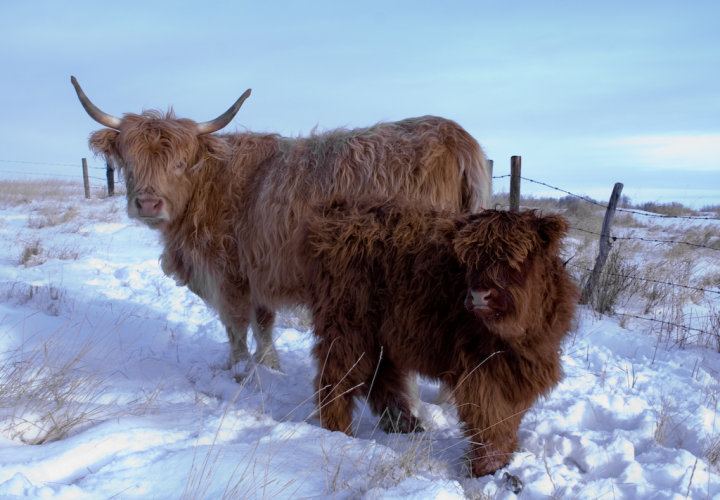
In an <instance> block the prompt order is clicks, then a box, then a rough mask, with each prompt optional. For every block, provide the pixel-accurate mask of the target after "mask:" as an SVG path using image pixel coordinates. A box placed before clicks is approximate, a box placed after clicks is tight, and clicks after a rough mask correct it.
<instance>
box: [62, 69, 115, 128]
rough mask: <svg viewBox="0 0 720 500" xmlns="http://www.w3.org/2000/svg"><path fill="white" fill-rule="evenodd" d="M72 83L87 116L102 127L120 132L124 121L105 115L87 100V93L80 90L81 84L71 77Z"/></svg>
mask: <svg viewBox="0 0 720 500" xmlns="http://www.w3.org/2000/svg"><path fill="white" fill-rule="evenodd" d="M70 82H72V84H73V87H75V92H77V95H78V99H80V104H82V105H83V108H85V111H87V114H89V115H90V118H92V119H93V120H95V121H96V122H98V123H99V124H101V125H105V126H106V127H110V128H114V129H115V130H120V124H121V123H122V120H121V119H120V118H116V117H114V116H112V115H109V114H107V113H103V112H102V111H100V109H98V107H97V106H95V105H94V104H93V103H92V102H90V99H88V98H87V96H86V95H85V92H83V90H82V89H81V88H80V84H79V83H78V82H77V80H76V79H75V77H74V76H71V77H70Z"/></svg>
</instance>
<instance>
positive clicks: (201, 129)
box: [198, 89, 251, 135]
mask: <svg viewBox="0 0 720 500" xmlns="http://www.w3.org/2000/svg"><path fill="white" fill-rule="evenodd" d="M250 90H251V89H247V90H246V91H245V93H244V94H243V95H241V96H240V99H238V100H237V101H235V104H233V105H232V107H231V108H230V109H228V110H227V111H225V112H224V113H223V114H222V115H220V116H218V117H217V118H215V119H214V120H212V121H209V122H203V123H198V135H203V134H211V133H213V132H217V131H218V130H220V129H222V128H225V127H226V126H227V124H228V123H230V122H231V121H232V119H233V118H235V115H236V114H237V112H238V111H240V106H242V104H243V103H244V102H245V99H247V98H248V97H250Z"/></svg>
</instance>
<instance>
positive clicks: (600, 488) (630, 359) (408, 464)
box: [0, 197, 720, 499]
mask: <svg viewBox="0 0 720 500" xmlns="http://www.w3.org/2000/svg"><path fill="white" fill-rule="evenodd" d="M706 223H707V224H716V225H717V224H718V223H717V222H713V221H708V222H706ZM41 226H43V227H41ZM0 237H1V238H0V352H1V353H2V356H3V357H4V359H3V366H2V368H0V400H1V401H2V403H1V405H2V407H1V408H0V431H2V432H1V433H0V498H16V497H30V498H67V499H70V498H72V499H83V498H87V499H111V498H112V499H130V498H142V499H153V498H155V499H165V498H168V499H177V498H197V499H199V498H206V499H216V498H268V499H269V498H278V499H281V498H338V499H346V498H373V499H374V498H388V499H390V498H423V499H424V498H442V499H452V498H471V499H486V498H499V499H510V498H515V497H516V496H517V497H518V498H528V499H531V498H548V497H551V498H568V499H569V498H605V499H610V498H636V499H646V498H647V499H656V498H720V476H719V475H718V474H717V469H716V465H715V464H716V463H717V461H718V458H719V457H720V437H719V436H720V419H718V415H717V404H718V399H719V395H720V382H719V380H718V377H719V374H720V355H719V354H718V353H717V350H713V349H701V348H699V347H693V346H692V345H688V346H686V347H685V348H683V349H680V348H679V347H677V346H674V347H673V346H672V345H666V343H661V344H660V345H658V336H657V334H653V333H652V332H651V328H652V326H653V325H652V324H648V322H643V321H640V320H632V319H629V320H628V319H627V318H626V321H625V322H624V324H623V327H621V325H620V320H619V319H618V318H617V317H608V316H599V315H597V314H595V313H592V312H590V311H589V310H587V309H582V310H580V311H579V314H578V328H577V330H576V331H575V332H573V333H572V334H571V335H570V336H569V338H568V340H567V342H566V344H565V345H564V352H563V357H562V359H563V364H564V369H565V377H564V379H563V381H562V382H561V383H560V384H559V386H558V387H557V389H556V390H555V391H553V393H552V395H551V396H550V397H549V398H547V399H546V400H541V401H540V402H538V403H537V404H536V405H535V406H534V407H533V408H532V409H531V410H530V411H529V412H528V413H527V414H526V416H525V418H524V419H523V423H522V426H521V428H520V449H519V450H518V451H517V452H516V453H515V456H514V458H513V460H512V462H511V463H510V464H509V465H508V466H507V467H506V468H504V469H502V470H500V471H498V472H497V473H496V474H495V475H494V476H488V477H483V478H476V479H473V478H470V477H468V475H467V471H466V469H465V462H464V458H463V454H464V453H465V451H466V450H467V446H466V443H465V442H464V441H463V437H462V432H461V430H460V429H459V427H458V422H457V418H456V414H455V411H454V410H453V409H452V408H449V407H448V408H445V407H439V406H436V405H433V404H431V403H430V402H431V401H433V400H434V398H435V395H436V393H437V385H436V384H435V383H433V382H430V381H421V383H420V389H421V398H422V400H423V401H424V403H423V404H422V405H421V409H420V413H421V414H420V416H421V418H422V419H423V420H424V421H425V423H426V427H427V428H428V429H429V430H428V431H427V432H426V433H422V434H415V435H410V436H407V435H386V434H384V433H383V432H382V431H381V430H379V429H377V428H376V424H377V418H376V417H374V416H372V415H371V414H370V412H369V410H368V409H366V408H364V405H362V404H361V405H359V410H358V413H357V428H356V433H355V437H348V436H346V435H345V434H341V433H337V432H328V431H326V430H323V429H321V428H320V427H319V425H318V420H317V418H316V417H315V416H314V414H313V410H314V406H313V398H312V380H313V377H314V375H315V367H314V364H313V360H312V359H311V356H310V347H311V345H312V342H313V338H312V332H311V331H310V330H308V325H307V320H306V319H304V315H303V314H302V313H300V314H298V315H296V314H293V313H291V312H284V313H282V314H281V315H280V317H279V319H278V322H277V325H276V330H275V337H276V339H277V340H276V342H277V345H278V349H279V352H280V357H281V363H282V367H283V372H282V373H280V372H275V371H272V370H268V369H266V368H264V367H262V366H256V365H254V364H252V363H248V364H240V365H236V366H235V367H232V369H230V368H229V367H228V366H227V365H228V349H227V344H226V336H225V330H224V328H223V327H222V325H221V324H220V322H219V321H218V319H217V318H216V317H215V315H214V314H213V313H212V312H211V311H209V310H208V309H207V308H206V307H205V305H204V304H203V303H202V301H201V300H199V299H198V298H197V297H196V296H194V295H193V294H192V293H190V292H189V291H188V290H187V289H185V288H181V287H177V286H175V284H174V282H173V281H172V280H171V279H169V278H167V277H165V276H164V275H163V274H162V272H161V270H160V268H159V266H158V256H159V254H160V245H159V243H158V238H157V234H156V233H153V232H152V231H150V230H149V229H147V228H145V227H143V226H141V225H138V224H136V223H135V222H133V221H130V220H129V219H127V217H126V215H125V213H124V199H117V198H116V199H104V200H100V199H93V200H89V201H88V200H85V199H84V198H80V197H78V198H73V199H70V200H68V201H65V202H62V203H58V202H50V201H47V202H33V203H29V204H23V205H18V206H14V207H12V206H7V207H5V208H3V209H0ZM38 242H39V245H37V244H36V243H38ZM34 247H35V248H37V252H36V253H37V255H31V254H32V252H30V250H28V253H26V255H25V256H24V260H25V261H26V263H27V265H22V264H20V261H21V259H23V256H22V253H23V252H24V249H32V248H34ZM40 247H42V248H41V249H40ZM714 289H715V290H717V288H714ZM718 297H719V298H720V296H718ZM719 302H720V301H717V302H716V304H717V303H719ZM715 333H716V334H718V335H720V332H715ZM512 476H514V477H515V478H517V479H519V481H520V482H521V483H522V490H521V491H518V488H517V487H516V486H514V485H515V484H516V481H515V479H514V478H513V477H512ZM514 491H518V492H517V493H515V492H514Z"/></svg>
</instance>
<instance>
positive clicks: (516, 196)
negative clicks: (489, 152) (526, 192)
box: [510, 156, 520, 211]
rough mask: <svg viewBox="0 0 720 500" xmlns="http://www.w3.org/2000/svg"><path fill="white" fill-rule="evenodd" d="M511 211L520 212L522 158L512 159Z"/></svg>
mask: <svg viewBox="0 0 720 500" xmlns="http://www.w3.org/2000/svg"><path fill="white" fill-rule="evenodd" d="M510 210H515V211H517V210H520V157H519V156H513V157H512V158H510Z"/></svg>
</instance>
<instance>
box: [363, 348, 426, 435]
mask: <svg viewBox="0 0 720 500" xmlns="http://www.w3.org/2000/svg"><path fill="white" fill-rule="evenodd" d="M373 375H374V383H373V386H372V389H371V390H370V393H369V394H368V396H367V397H368V400H369V401H370V403H371V405H372V408H373V411H374V412H375V414H377V415H380V422H379V424H378V425H379V426H380V428H381V429H382V430H383V431H385V432H386V433H391V432H402V433H410V432H423V431H424V430H425V429H423V427H422V426H421V425H420V421H419V420H418V418H417V417H416V416H415V413H416V412H417V405H418V404H419V400H420V398H419V395H418V390H417V374H416V373H415V372H404V371H401V370H399V369H398V368H397V366H396V365H395V364H394V363H393V362H392V361H390V360H388V359H387V358H384V359H381V360H380V364H379V366H378V367H377V373H376V374H373ZM371 383H372V380H368V381H367V382H366V386H369V385H370V384H371Z"/></svg>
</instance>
